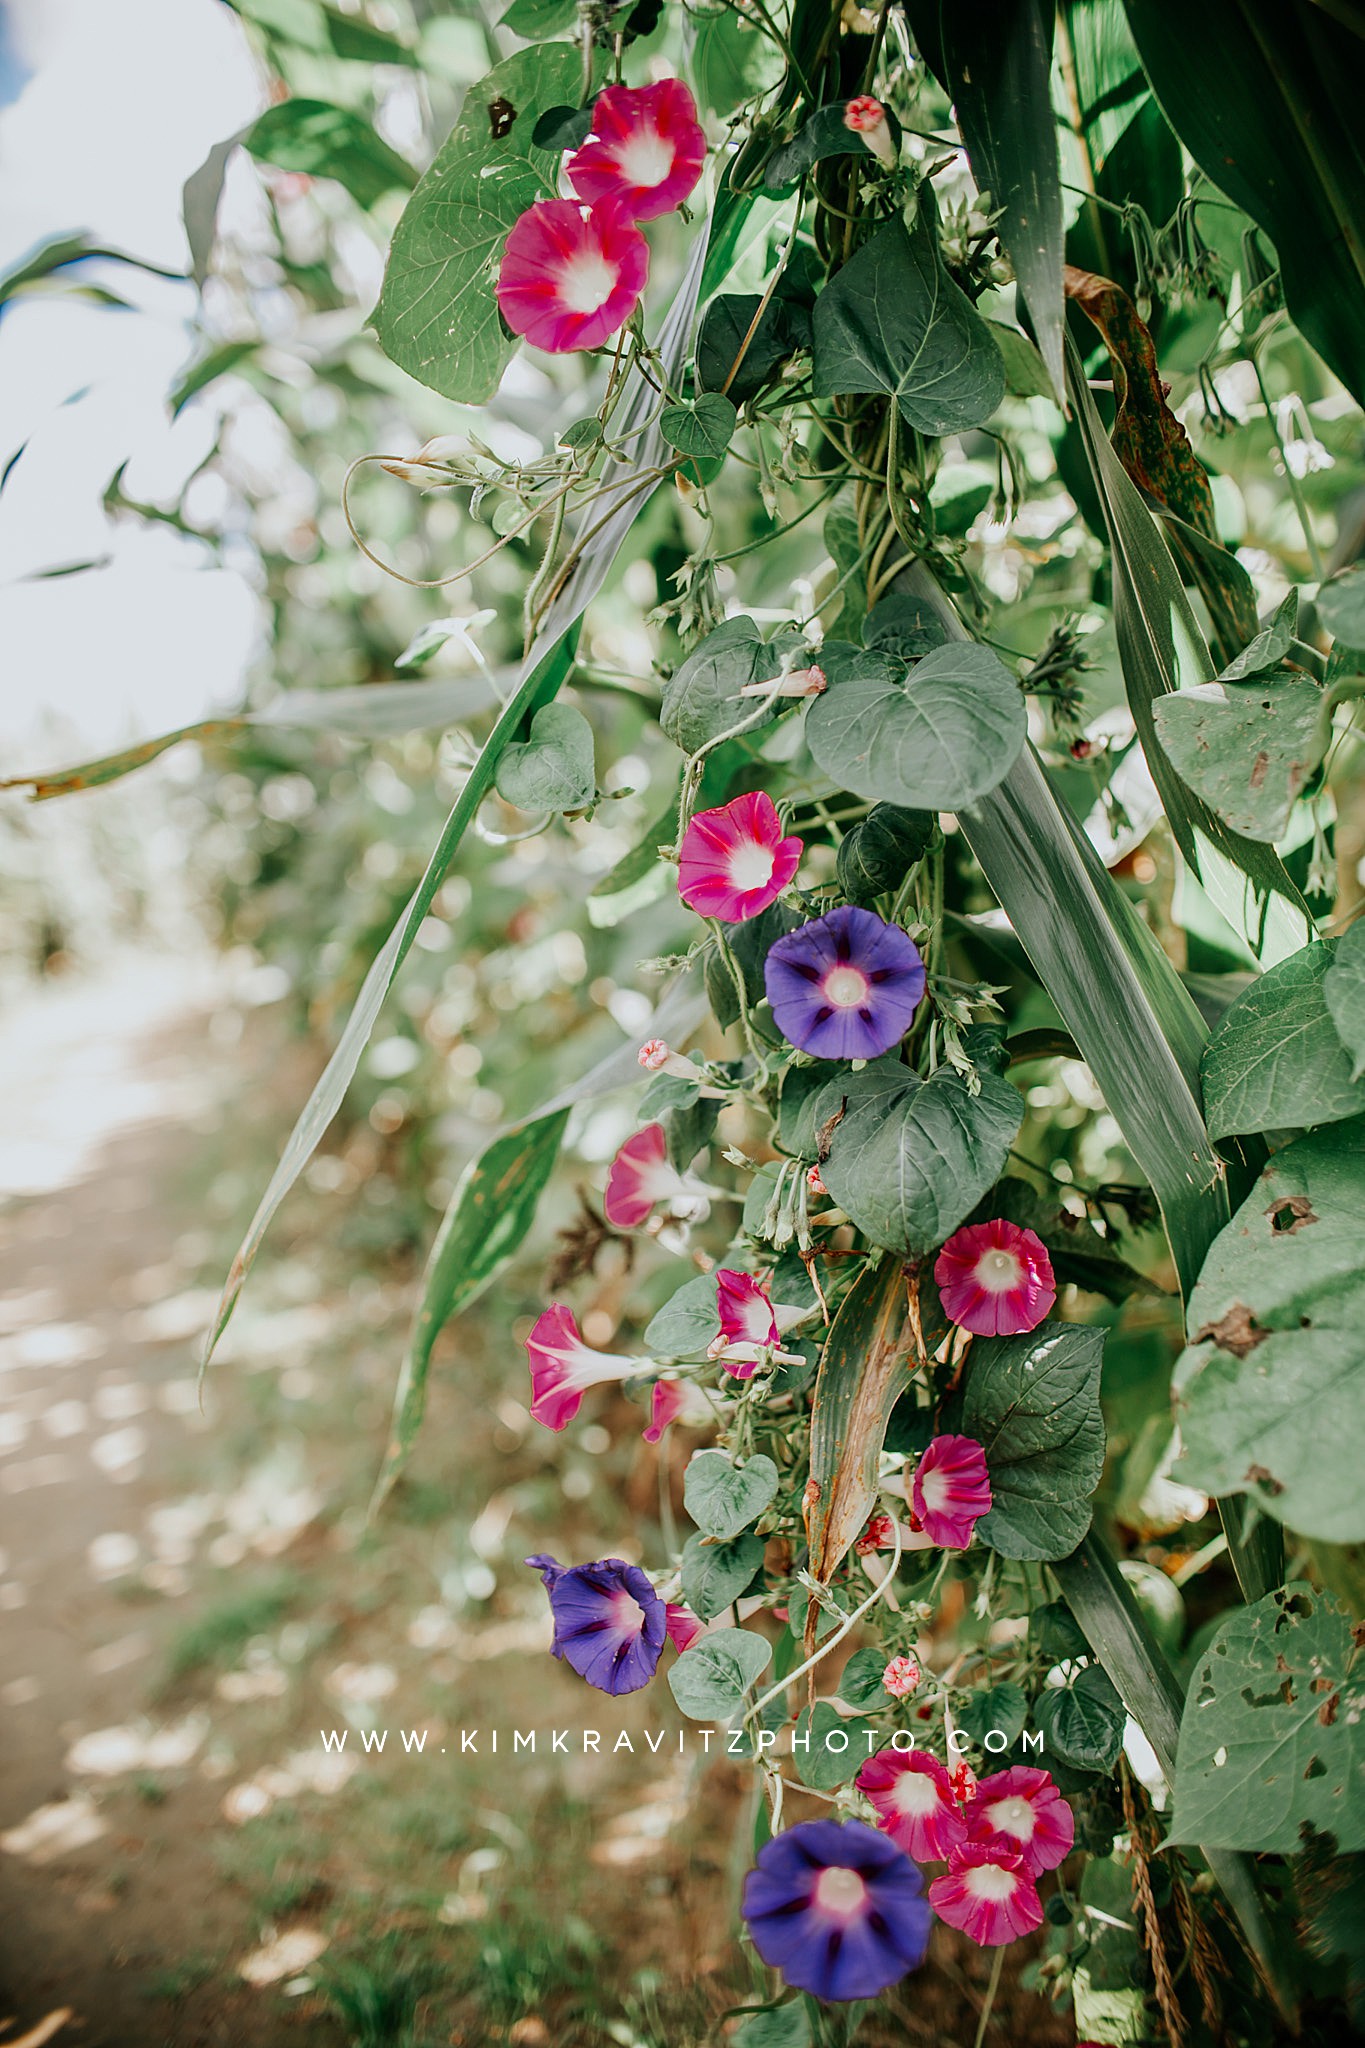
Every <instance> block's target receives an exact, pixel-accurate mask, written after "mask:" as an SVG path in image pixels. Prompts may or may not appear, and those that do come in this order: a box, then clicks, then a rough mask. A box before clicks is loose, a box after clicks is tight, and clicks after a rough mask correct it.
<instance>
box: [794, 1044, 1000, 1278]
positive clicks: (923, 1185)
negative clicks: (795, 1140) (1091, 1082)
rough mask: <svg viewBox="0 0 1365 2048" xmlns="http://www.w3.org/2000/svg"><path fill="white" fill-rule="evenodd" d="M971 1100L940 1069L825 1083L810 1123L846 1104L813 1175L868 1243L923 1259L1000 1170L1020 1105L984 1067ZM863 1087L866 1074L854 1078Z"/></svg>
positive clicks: (963, 1086) (958, 1079) (950, 1073)
mask: <svg viewBox="0 0 1365 2048" xmlns="http://www.w3.org/2000/svg"><path fill="white" fill-rule="evenodd" d="M978 1078H979V1081H980V1088H979V1092H978V1093H977V1094H975V1095H973V1094H972V1093H971V1091H970V1090H969V1088H968V1086H967V1083H966V1081H965V1080H964V1079H963V1077H962V1075H961V1074H958V1073H956V1072H955V1071H954V1070H953V1069H952V1068H951V1067H940V1068H939V1069H938V1071H937V1072H936V1073H934V1074H932V1075H931V1076H930V1078H929V1079H928V1080H927V1081H920V1080H918V1079H916V1077H915V1076H914V1075H913V1074H912V1073H910V1071H909V1069H908V1068H904V1067H902V1068H900V1069H899V1070H898V1071H897V1072H894V1073H889V1074H887V1075H884V1076H882V1077H880V1085H878V1086H877V1087H875V1088H867V1087H866V1086H864V1087H863V1088H859V1087H858V1086H857V1085H854V1084H852V1083H851V1077H849V1078H845V1079H842V1080H838V1081H832V1082H830V1083H829V1084H828V1085H827V1086H826V1087H825V1088H824V1089H823V1090H822V1092H821V1095H820V1097H819V1098H818V1100H817V1103H816V1107H815V1120H816V1123H817V1126H818V1125H819V1124H820V1123H822V1122H824V1121H825V1120H826V1119H827V1118H828V1117H830V1116H832V1115H834V1114H835V1113H836V1112H837V1111H838V1108H839V1104H840V1101H841V1099H846V1100H847V1102H848V1107H847V1109H846V1110H845V1112H844V1114H843V1116H842V1117H841V1118H840V1120H839V1122H838V1124H837V1125H836V1126H835V1129H834V1134H833V1137H832V1139H831V1141H830V1150H829V1157H828V1158H827V1159H826V1160H825V1163H824V1165H823V1166H822V1167H821V1169H820V1172H821V1176H822V1178H823V1180H824V1183H825V1186H826V1187H827V1188H828V1189H829V1191H830V1193H831V1195H832V1196H833V1197H834V1199H835V1201H836V1202H837V1203H838V1204H839V1206H840V1208H841V1209H843V1210H845V1211H846V1213H847V1214H848V1215H849V1216H851V1217H852V1219H853V1221H854V1222H855V1223H856V1224H857V1226H858V1228H859V1229H860V1230H862V1231H865V1232H866V1234H867V1235H868V1236H869V1237H870V1238H871V1239H872V1241H873V1243H874V1244H879V1245H884V1246H885V1247H886V1248H887V1249H888V1250H890V1251H897V1252H901V1253H902V1254H904V1255H906V1256H908V1257H911V1258H919V1257H922V1256H923V1255H924V1254H925V1253H926V1252H929V1251H932V1250H933V1249H934V1247H935V1246H937V1245H940V1244H942V1242H943V1240H944V1238H945V1237H947V1236H948V1235H949V1234H950V1233H951V1232H952V1231H954V1230H956V1228H957V1226H958V1224H959V1223H961V1221H962V1219H963V1218H964V1216H966V1215H968V1214H969V1213H970V1211H971V1210H972V1209H974V1208H975V1206H976V1204H977V1203H978V1202H979V1201H980V1199H981V1197H982V1196H983V1195H984V1194H985V1192H986V1190H987V1188H990V1187H993V1186H994V1184H995V1182H996V1181H997V1180H999V1178H1000V1175H1001V1174H1002V1173H1003V1172H1004V1169H1005V1161H1006V1159H1007V1158H1008V1156H1009V1148H1010V1146H1011V1145H1012V1144H1013V1143H1014V1139H1015V1136H1016V1134H1017V1132H1018V1129H1019V1125H1020V1123H1021V1121H1022V1119H1023V1114H1024V1104H1023V1098H1022V1097H1021V1096H1020V1094H1019V1092H1018V1090H1017V1089H1015V1088H1012V1087H1011V1086H1010V1084H1009V1082H1008V1081H1006V1080H1003V1079H1002V1078H1001V1076H1000V1075H999V1074H993V1073H991V1072H989V1071H986V1070H983V1071H982V1072H981V1073H980V1074H979V1076H978ZM859 1079H860V1081H863V1082H864V1083H865V1081H866V1073H865V1074H864V1075H863V1076H860V1077H859Z"/></svg>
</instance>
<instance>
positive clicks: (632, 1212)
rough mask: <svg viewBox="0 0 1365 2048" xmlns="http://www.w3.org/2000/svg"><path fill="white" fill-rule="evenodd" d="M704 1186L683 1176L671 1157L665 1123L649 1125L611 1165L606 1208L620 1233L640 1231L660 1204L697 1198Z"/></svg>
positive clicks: (639, 1132) (628, 1139) (608, 1216)
mask: <svg viewBox="0 0 1365 2048" xmlns="http://www.w3.org/2000/svg"><path fill="white" fill-rule="evenodd" d="M701 1192H702V1190H701V1187H700V1185H699V1184H698V1183H697V1182H696V1181H694V1180H691V1179H689V1178H688V1176H687V1175H686V1174H685V1173H679V1172H678V1169H677V1168H676V1166H674V1165H673V1163H672V1162H671V1160H670V1159H669V1156H668V1139H667V1137H666V1136H665V1134H664V1127H663V1125H662V1124H646V1125H645V1127H644V1129H643V1130H642V1131H637V1132H636V1133H635V1135H634V1137H633V1138H627V1139H626V1142H625V1144H624V1145H623V1146H622V1147H621V1149H620V1151H619V1152H618V1153H617V1155H616V1157H615V1158H614V1159H613V1160H612V1162H611V1168H610V1171H609V1172H608V1174H607V1190H606V1194H605V1196H604V1197H603V1201H602V1207H603V1209H604V1210H605V1212H606V1218H607V1221H608V1223H610V1224H613V1225H614V1226H615V1228H616V1229H617V1230H638V1229H639V1228H640V1226H641V1224H643V1223H648V1221H649V1218H650V1215H651V1213H652V1211H653V1210H654V1209H656V1208H657V1207H658V1205H659V1203H660V1202H676V1201H679V1200H684V1199H686V1198H688V1197H689V1196H690V1197H696V1196H698V1195H700V1194H701Z"/></svg>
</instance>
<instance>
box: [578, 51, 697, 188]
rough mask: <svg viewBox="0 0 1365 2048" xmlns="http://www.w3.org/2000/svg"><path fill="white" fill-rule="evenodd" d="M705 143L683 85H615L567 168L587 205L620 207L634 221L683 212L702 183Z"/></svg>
mask: <svg viewBox="0 0 1365 2048" xmlns="http://www.w3.org/2000/svg"><path fill="white" fill-rule="evenodd" d="M705 161H706V137H705V135H703V133H702V130H701V124H700V122H699V121H698V120H697V105H696V101H695V100H694V99H693V97H692V95H691V93H690V92H689V91H688V90H687V87H686V86H685V85H684V84H683V83H682V81H681V79H677V78H664V79H661V80H660V81H659V83H658V84H657V85H609V86H608V87H607V89H606V91H605V92H601V93H599V94H598V96H597V100H596V102H595V104H594V106H593V110H592V133H591V134H590V135H589V136H588V138H587V140H586V141H585V142H584V143H583V144H582V145H581V146H580V147H579V148H578V149H576V150H575V151H574V153H573V155H572V156H571V157H570V158H569V161H568V163H567V164H566V165H565V166H564V172H565V176H566V177H567V178H568V180H569V183H570V184H571V185H572V186H573V188H574V191H575V192H576V193H577V194H578V196H579V198H580V199H587V200H590V201H592V202H593V203H594V204H596V203H597V202H599V201H609V202H614V203H615V204H617V205H619V206H620V207H621V208H622V210H623V211H624V212H625V213H627V214H628V215H629V217H630V218H631V220H655V219H657V218H658V216H659V215H660V214H662V213H672V212H673V210H674V208H675V207H678V206H681V205H682V203H683V201H684V199H686V198H687V196H688V194H689V193H690V192H691V191H692V190H693V188H694V187H695V185H696V182H697V180H698V178H700V176H701V167H702V165H703V163H705Z"/></svg>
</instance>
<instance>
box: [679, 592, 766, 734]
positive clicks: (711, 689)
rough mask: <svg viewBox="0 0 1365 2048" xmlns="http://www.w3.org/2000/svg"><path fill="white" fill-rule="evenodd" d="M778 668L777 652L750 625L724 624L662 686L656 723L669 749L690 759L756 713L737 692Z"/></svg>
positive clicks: (756, 723) (757, 724)
mask: <svg viewBox="0 0 1365 2048" xmlns="http://www.w3.org/2000/svg"><path fill="white" fill-rule="evenodd" d="M781 666H782V657H781V654H780V652H779V650H778V649H777V648H776V647H774V646H771V645H769V644H768V643H767V642H765V641H764V638H763V636H762V634H761V633H760V632H759V630H758V627H757V626H756V625H755V624H754V622H753V620H752V619H750V618H747V617H744V616H741V617H739V618H734V619H727V620H726V621H725V623H724V625H721V626H717V627H716V630H715V632H714V633H708V634H707V636H706V638H705V639H704V640H703V641H702V643H701V645H700V646H699V647H697V648H694V649H693V651H692V653H691V654H689V655H688V657H687V660H686V661H685V662H683V664H682V666H681V667H680V668H679V669H678V670H677V671H676V672H675V673H674V674H673V675H672V676H670V677H669V679H668V681H667V682H666V683H665V684H664V689H663V699H664V701H663V710H662V711H661V712H660V714H659V723H660V725H661V726H662V727H663V729H664V731H665V732H666V733H667V734H668V737H669V738H670V739H671V740H672V742H673V744H674V746H676V747H681V748H682V751H683V752H684V753H685V754H694V753H695V752H696V751H697V748H698V747H703V746H705V745H706V742H707V741H708V740H714V739H719V737H720V735H721V734H722V733H724V732H728V731H729V730H730V728H731V726H734V725H738V724H740V722H741V721H742V720H743V719H744V718H746V717H748V716H749V715H750V714H751V713H752V712H754V711H755V710H756V709H757V706H756V705H755V704H754V703H753V701H752V699H750V698H747V697H741V696H740V694H739V693H740V691H741V690H742V689H743V687H744V685H745V684H746V683H752V682H766V681H767V679H768V678H769V676H775V675H776V674H777V672H778V670H779V669H780V668H781ZM772 716H773V714H772V712H771V711H769V712H766V713H765V714H764V716H763V717H762V718H756V719H755V720H754V724H753V727H752V728H751V730H753V731H757V730H758V728H759V727H760V726H763V725H766V724H767V723H768V721H769V719H770V718H771V717H772Z"/></svg>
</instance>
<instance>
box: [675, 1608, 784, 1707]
mask: <svg viewBox="0 0 1365 2048" xmlns="http://www.w3.org/2000/svg"><path fill="white" fill-rule="evenodd" d="M771 1658H772V1647H771V1645H770V1644H768V1643H767V1642H765V1641H764V1639H763V1637H762V1636H759V1635H755V1634H754V1633H753V1631H752V1630H751V1629H743V1628H722V1629H718V1630H717V1631H716V1633H715V1634H714V1635H709V1636H706V1637H704V1638H703V1640H702V1641H701V1642H699V1643H695V1644H694V1645H693V1647H692V1648H691V1649H690V1650H684V1651H683V1654H682V1656H681V1657H679V1659H678V1661H677V1663H676V1664H675V1665H674V1666H673V1668H672V1669H671V1671H670V1672H669V1674H668V1684H669V1690H670V1691H671V1692H672V1694H673V1697H674V1699H675V1700H676V1701H677V1702H678V1705H679V1706H680V1707H681V1708H682V1710H683V1712H684V1713H685V1714H686V1715H687V1716H688V1718H689V1720H693V1721H728V1720H729V1718H730V1716H731V1715H732V1714H734V1713H737V1712H738V1711H739V1709H740V1707H741V1706H742V1705H743V1704H744V1695H745V1693H746V1692H747V1691H748V1689H749V1687H750V1686H751V1685H752V1684H753V1683H754V1680H755V1679H756V1678H758V1677H759V1675H760V1674H761V1673H762V1672H763V1671H765V1670H766V1669H767V1667H768V1664H769V1661H770V1660H771Z"/></svg>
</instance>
